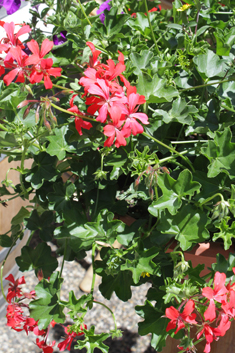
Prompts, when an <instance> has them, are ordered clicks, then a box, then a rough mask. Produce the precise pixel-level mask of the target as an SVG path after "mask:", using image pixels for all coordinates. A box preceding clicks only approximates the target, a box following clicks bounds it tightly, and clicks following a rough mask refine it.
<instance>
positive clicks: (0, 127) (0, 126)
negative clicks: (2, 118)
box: [0, 124, 8, 131]
mask: <svg viewBox="0 0 235 353" xmlns="http://www.w3.org/2000/svg"><path fill="white" fill-rule="evenodd" d="M0 129H2V130H4V131H8V130H7V128H6V127H5V126H4V125H2V124H0Z"/></svg>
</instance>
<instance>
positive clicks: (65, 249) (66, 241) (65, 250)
mask: <svg viewBox="0 0 235 353" xmlns="http://www.w3.org/2000/svg"><path fill="white" fill-rule="evenodd" d="M67 245H68V239H67V238H66V239H65V245H64V256H63V260H62V264H61V269H60V277H62V272H63V268H64V259H65V256H66V252H67Z"/></svg>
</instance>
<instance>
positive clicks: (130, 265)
mask: <svg viewBox="0 0 235 353" xmlns="http://www.w3.org/2000/svg"><path fill="white" fill-rule="evenodd" d="M158 253H159V250H158V249H157V248H151V249H148V250H145V251H140V252H139V253H138V257H137V258H136V259H131V260H128V259H127V260H126V263H125V264H124V265H121V270H122V271H123V270H129V271H131V272H132V276H133V281H134V283H135V284H138V283H139V280H140V277H141V274H142V273H143V272H147V273H149V274H150V275H153V274H155V270H156V269H157V267H158V266H157V265H156V264H155V263H154V262H153V261H152V260H153V258H154V257H156V256H157V255H158Z"/></svg>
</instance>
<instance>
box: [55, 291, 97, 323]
mask: <svg viewBox="0 0 235 353" xmlns="http://www.w3.org/2000/svg"><path fill="white" fill-rule="evenodd" d="M90 300H92V295H91V294H87V295H85V294H84V295H82V296H81V297H80V298H79V299H76V297H75V294H74V292H73V291H71V292H69V300H68V302H65V301H62V300H61V303H62V304H64V305H65V306H66V307H67V308H68V309H70V311H69V312H68V314H69V316H70V317H71V319H73V320H75V319H76V317H77V316H79V315H78V314H82V313H85V312H87V309H88V307H87V306H86V307H85V308H84V306H85V305H86V304H87V303H88V302H89V301H90Z"/></svg>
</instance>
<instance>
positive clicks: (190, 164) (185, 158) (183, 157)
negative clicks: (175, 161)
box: [143, 132, 195, 172]
mask: <svg viewBox="0 0 235 353" xmlns="http://www.w3.org/2000/svg"><path fill="white" fill-rule="evenodd" d="M143 135H144V136H145V137H148V138H150V139H151V140H153V141H155V142H157V143H159V145H162V146H163V147H165V148H167V149H168V150H169V151H171V152H172V153H175V154H176V155H177V156H179V157H180V158H182V159H183V160H184V161H185V162H186V163H187V164H188V165H189V166H190V168H191V169H192V171H193V172H195V169H194V168H193V165H192V163H191V162H190V160H189V159H188V158H187V157H185V156H183V154H182V153H179V152H178V151H176V150H175V149H174V148H173V147H170V146H167V145H166V144H165V143H163V142H162V141H160V140H158V139H156V138H155V137H153V136H151V135H149V134H147V133H146V132H143Z"/></svg>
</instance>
